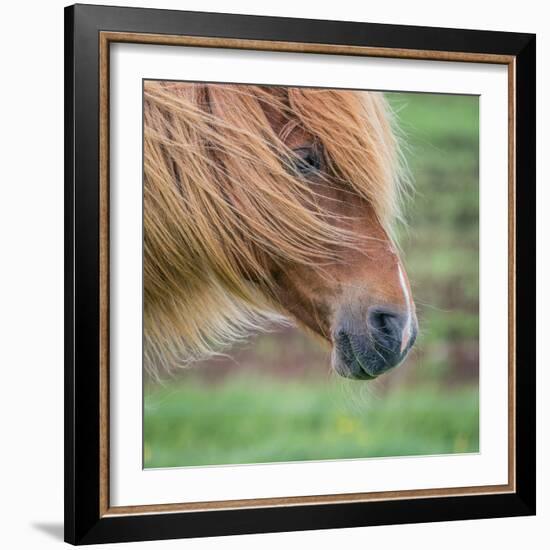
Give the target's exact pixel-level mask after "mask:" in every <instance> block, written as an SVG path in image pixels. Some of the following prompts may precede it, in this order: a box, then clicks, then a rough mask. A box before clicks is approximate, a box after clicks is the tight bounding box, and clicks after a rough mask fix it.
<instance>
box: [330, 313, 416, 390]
mask: <svg viewBox="0 0 550 550" xmlns="http://www.w3.org/2000/svg"><path fill="white" fill-rule="evenodd" d="M366 317H367V319H366V323H365V322H364V321H363V322H362V323H361V322H359V321H358V320H356V319H354V318H353V316H350V315H347V316H342V317H341V319H340V320H339V321H338V322H337V324H336V327H335V329H334V330H333V334H332V339H333V353H332V364H333V368H334V370H336V372H337V373H338V374H339V375H341V376H344V377H346V378H355V379H360V380H371V379H373V378H376V377H377V376H379V375H380V374H383V373H384V372H386V371H388V370H390V369H391V368H393V367H395V366H397V365H399V364H400V363H401V362H402V361H403V360H404V359H405V357H406V356H407V354H408V353H409V351H410V349H411V348H412V346H413V345H414V342H415V340H416V335H417V333H418V325H417V321H416V316H415V315H414V314H411V313H410V312H408V313H402V312H399V311H396V310H393V309H390V308H387V307H383V306H373V307H370V308H369V310H368V312H367V316H366Z"/></svg>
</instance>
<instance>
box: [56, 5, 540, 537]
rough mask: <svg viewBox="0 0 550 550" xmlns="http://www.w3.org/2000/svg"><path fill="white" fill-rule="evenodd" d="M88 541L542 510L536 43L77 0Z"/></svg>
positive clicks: (73, 455) (70, 394) (72, 98)
mask: <svg viewBox="0 0 550 550" xmlns="http://www.w3.org/2000/svg"><path fill="white" fill-rule="evenodd" d="M65 74H66V87H65V106H66V107H65V108H66V119H65V136H66V137H65V190H66V195H65V196H66V207H65V221H66V224H65V227H66V249H65V250H66V252H65V259H66V271H65V277H66V282H65V285H66V287H65V288H66V291H65V292H66V295H65V302H66V315H65V318H66V333H65V349H66V362H65V437H66V442H65V443H66V444H65V539H66V541H67V542H70V543H73V544H90V543H102V542H117V541H121V542H122V541H138V540H151V539H167V538H179V537H201V536H216V535H228V534H240V533H259V532H273V531H292V530H304V529H325V528H337V527H353V526H367V525H380V524H392V523H412V522H431V521H443V520H459V519H473V518H491V517H502V516H520V515H531V514H534V513H535V368H534V365H535V345H534V344H535V342H534V340H535V331H534V323H535V318H534V311H535V269H534V265H535V246H534V243H535V238H534V235H535V36H534V35H530V34H519V33H503V32H493V31H473V30H457V29H441V28H428V27H406V26H394V25H380V24H373V23H350V22H337V21H318V20H302V19H285V18H272V17H256V16H246V15H227V14H214V13H197V12H178V11H165V10H155V9H137V8H136V9H134V8H117V7H104V6H91V5H76V6H71V7H68V8H66V11H65Z"/></svg>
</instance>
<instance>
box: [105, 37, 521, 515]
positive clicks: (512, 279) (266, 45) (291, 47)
mask: <svg viewBox="0 0 550 550" xmlns="http://www.w3.org/2000/svg"><path fill="white" fill-rule="evenodd" d="M113 42H124V43H134V44H156V45H164V46H188V47H204V48H225V49H235V50H256V51H273V52H295V53H317V54H329V55H352V56H364V57H388V58H394V59H423V60H430V61H458V62H469V63H494V64H500V65H507V67H508V483H507V484H505V485H486V486H475V487H452V488H436V489H414V490H406V491H405V490H404V491H383V492H370V493H346V494H334V495H311V496H309V495H308V496H299V497H277V498H260V499H244V500H224V501H212V502H186V503H171V504H147V505H139V506H114V507H113V506H110V501H109V485H110V474H109V402H110V401H109V82H110V79H109V77H110V64H109V52H110V49H109V47H110V44H111V43H113ZM515 65H516V58H515V56H511V55H497V54H485V53H483V54H482V53H466V52H446V51H430V50H413V49H401V48H377V47H366V46H346V45H336V44H309V43H301V42H278V41H268V40H246V39H234V38H215V37H198V36H182V35H160V34H145V33H124V32H110V31H109V32H106V31H102V32H100V33H99V95H100V97H99V121H100V124H99V152H100V155H99V156H100V158H99V164H100V166H99V205H100V212H99V237H100V239H99V240H100V243H99V271H100V273H99V284H100V304H99V305H100V341H99V347H100V365H99V368H100V395H99V403H100V415H99V430H100V448H99V455H100V466H99V479H100V486H99V514H100V517H104V516H105V517H113V516H122V515H140V514H159V513H175V512H197V511H208V510H228V509H243V508H261V507H277V506H304V505H308V506H314V505H320V504H338V503H340V504H343V503H350V502H374V501H382V500H398V499H411V498H438V497H439V498H440V497H448V496H467V495H486V494H496V493H514V492H515V490H516V467H515V466H516V464H515V457H516V431H515V430H516V426H515V403H516V371H515V369H516V361H515V359H516V342H515V326H516V323H515V311H516V304H515V285H516V243H515V224H516V215H515V193H516V177H515V174H516V170H515V134H516V107H515V88H516V71H515Z"/></svg>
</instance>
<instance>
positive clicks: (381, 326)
mask: <svg viewBox="0 0 550 550" xmlns="http://www.w3.org/2000/svg"><path fill="white" fill-rule="evenodd" d="M405 322H406V317H405V316H404V315H400V314H399V313H395V312H393V311H390V310H388V309H385V308H382V307H372V308H370V309H369V313H368V324H369V328H370V329H371V333H372V336H373V338H374V340H375V341H378V342H380V343H382V344H383V345H384V346H385V347H386V348H387V350H388V351H389V350H394V349H396V348H397V349H398V348H399V346H400V345H401V340H402V336H403V329H404V328H405Z"/></svg>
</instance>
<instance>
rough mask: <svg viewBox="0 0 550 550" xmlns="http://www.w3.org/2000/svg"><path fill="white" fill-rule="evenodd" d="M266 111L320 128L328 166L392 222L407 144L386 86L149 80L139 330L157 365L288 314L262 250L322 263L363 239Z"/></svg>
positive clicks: (179, 361)
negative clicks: (326, 198)
mask: <svg viewBox="0 0 550 550" xmlns="http://www.w3.org/2000/svg"><path fill="white" fill-rule="evenodd" d="M269 111H271V112H278V113H281V116H282V118H285V119H287V120H288V122H289V124H293V125H300V126H302V127H303V128H304V129H305V130H306V131H308V132H310V133H311V134H312V135H313V136H315V138H316V139H317V140H319V141H320V142H321V143H322V144H323V146H324V149H325V150H326V152H327V155H328V157H329V161H330V166H331V169H332V171H333V172H334V174H335V175H336V176H337V177H339V178H340V179H341V180H342V181H344V182H347V184H348V185H349V186H350V189H352V190H353V191H354V192H356V193H357V194H358V195H360V196H361V197H362V198H364V199H366V200H367V201H369V203H370V204H371V205H372V207H373V210H374V212H375V214H376V215H377V216H378V218H379V220H380V221H381V223H382V224H383V225H384V226H385V227H386V228H387V229H388V230H389V229H390V227H391V223H392V220H393V219H394V218H395V217H396V215H398V204H399V189H400V178H399V169H398V166H399V161H398V160H399V157H398V150H399V148H398V146H397V143H396V139H395V137H394V136H395V133H394V131H393V129H392V122H391V113H390V112H389V110H388V108H387V105H386V103H385V100H384V98H383V95H382V94H380V93H376V92H351V91H336V90H319V89H302V88H289V89H286V90H285V89H270V88H265V87H260V86H244V85H202V84H187V83H168V82H157V81H147V82H146V83H145V87H144V172H145V177H144V179H145V185H144V203H145V204H144V206H145V207H144V224H145V228H144V254H145V258H144V297H145V299H144V334H145V363H146V365H147V366H148V369H149V370H150V371H151V372H153V371H157V370H158V368H159V367H166V368H169V367H170V366H171V365H187V364H189V363H191V362H193V361H196V360H198V359H200V358H204V357H206V356H209V355H211V354H214V353H217V352H218V351H219V350H221V349H223V348H224V347H226V346H227V345H229V344H231V343H232V342H234V341H236V340H240V339H242V338H243V337H244V336H245V335H246V334H247V333H249V332H250V331H257V330H260V329H261V328H262V327H265V326H266V323H268V324H269V322H273V321H275V322H280V321H281V320H282V316H281V315H280V313H277V306H276V304H275V303H274V302H273V301H272V300H271V299H270V274H269V272H268V271H267V268H266V262H265V258H266V257H271V258H275V259H278V260H280V261H284V262H292V263H306V264H312V263H315V264H316V265H320V266H322V265H323V264H324V263H327V262H330V261H332V260H333V259H334V256H333V254H334V249H335V247H341V246H342V245H343V244H344V245H345V244H349V245H350V246H354V244H355V238H356V236H354V235H352V234H349V233H347V232H346V231H345V230H344V229H342V228H341V224H340V226H337V225H336V224H335V223H332V219H333V215H332V214H331V213H330V212H327V211H326V210H323V209H322V208H321V206H320V203H319V201H318V200H317V197H316V195H315V192H314V191H313V190H312V188H311V187H310V186H308V185H307V182H305V181H304V180H303V179H302V178H300V177H299V175H298V174H297V173H296V171H295V170H293V166H294V163H293V152H292V151H291V150H289V149H288V148H287V147H286V145H285V142H284V137H285V136H284V132H283V133H281V134H278V133H277V132H276V130H275V129H274V127H273V125H272V123H271V122H270V120H269V118H268V116H267V114H266V113H267V112H269ZM286 128H287V130H288V124H287V126H286ZM251 280H253V281H254V284H251V283H250V282H249V281H251Z"/></svg>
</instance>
